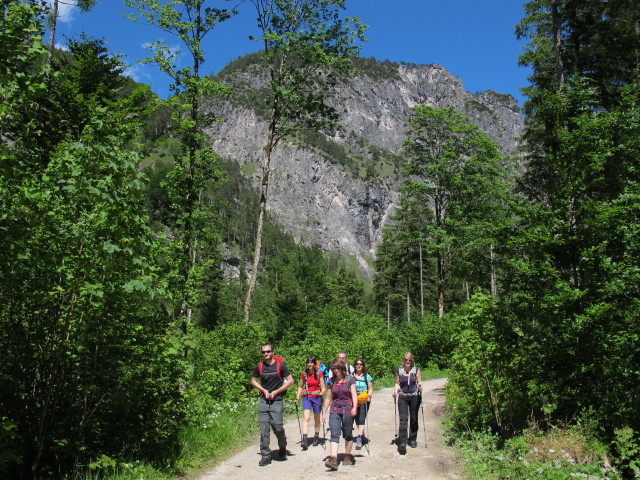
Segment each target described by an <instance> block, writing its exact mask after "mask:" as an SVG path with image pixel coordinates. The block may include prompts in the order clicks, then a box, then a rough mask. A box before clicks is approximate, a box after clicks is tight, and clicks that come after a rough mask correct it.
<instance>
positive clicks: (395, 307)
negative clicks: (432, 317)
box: [374, 191, 435, 325]
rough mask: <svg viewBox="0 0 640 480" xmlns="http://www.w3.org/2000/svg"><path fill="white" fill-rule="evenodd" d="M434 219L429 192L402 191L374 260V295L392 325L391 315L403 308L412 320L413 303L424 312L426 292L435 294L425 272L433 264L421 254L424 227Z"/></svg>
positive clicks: (424, 246)
mask: <svg viewBox="0 0 640 480" xmlns="http://www.w3.org/2000/svg"><path fill="white" fill-rule="evenodd" d="M432 219H433V212H432V210H431V207H430V202H429V198H428V197H427V196H426V195H422V194H420V193H416V192H409V191H402V192H401V195H400V200H399V202H398V206H397V208H396V212H395V214H394V216H393V217H392V219H391V222H389V225H388V226H386V227H385V229H384V232H383V239H382V243H381V244H380V246H379V247H378V251H377V253H376V263H375V270H376V276H375V280H374V294H375V297H376V299H377V302H378V306H379V307H380V308H382V309H384V310H385V314H386V316H387V322H388V324H389V325H390V324H391V317H392V316H394V317H398V316H399V314H400V312H403V311H404V312H405V317H406V318H407V319H408V320H410V318H411V307H412V306H416V305H417V306H418V307H419V309H420V313H421V315H424V302H425V295H426V297H427V298H429V297H433V296H435V293H434V292H433V291H432V288H430V285H429V281H428V278H426V274H425V272H429V271H431V270H432V268H433V264H432V262H431V260H430V257H428V256H427V255H426V254H425V255H422V253H423V251H424V250H425V248H426V246H427V240H428V239H427V238H426V236H425V228H424V226H425V225H428V224H429V223H430V222H431V221H432ZM425 281H426V284H425ZM431 285H433V282H431Z"/></svg>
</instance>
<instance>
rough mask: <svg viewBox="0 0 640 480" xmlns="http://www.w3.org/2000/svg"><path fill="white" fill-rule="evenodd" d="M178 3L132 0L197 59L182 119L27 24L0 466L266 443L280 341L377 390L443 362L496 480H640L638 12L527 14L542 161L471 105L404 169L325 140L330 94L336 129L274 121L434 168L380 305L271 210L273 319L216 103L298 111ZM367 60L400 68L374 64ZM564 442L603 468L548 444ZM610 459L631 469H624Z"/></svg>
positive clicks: (42, 14) (3, 108) (6, 248)
mask: <svg viewBox="0 0 640 480" xmlns="http://www.w3.org/2000/svg"><path fill="white" fill-rule="evenodd" d="M89 3H90V2H89ZM178 3H179V4H180V5H181V6H184V7H185V8H187V9H190V10H188V12H190V15H187V17H190V18H183V17H182V16H180V15H179V14H180V13H181V12H182V13H184V12H185V11H186V10H184V11H183V10H180V11H178V10H172V8H174V7H176V5H178ZM178 3H171V4H170V5H169V4H167V5H165V6H164V7H161V6H160V4H159V3H158V2H150V1H148V2H147V1H131V2H129V4H131V5H136V6H138V7H140V10H139V12H140V14H141V15H142V16H143V18H146V19H147V20H150V21H152V22H157V23H158V25H160V26H161V28H164V29H165V30H167V31H170V32H172V33H174V34H176V35H177V37H178V38H179V39H180V40H181V41H182V42H183V43H184V45H185V46H186V47H187V49H188V50H189V51H190V52H191V53H192V57H193V59H194V63H193V64H192V65H190V66H189V67H187V68H184V69H178V68H177V67H176V66H175V65H174V63H173V59H174V57H172V56H171V55H169V56H167V55H166V53H167V50H166V49H165V48H164V45H163V44H157V45H156V47H158V48H159V49H158V50H157V51H156V53H157V55H156V56H155V58H154V61H155V62H157V63H158V64H159V65H160V66H161V68H162V69H163V71H165V72H166V73H167V74H169V75H170V76H171V78H172V80H173V82H174V83H173V93H174V94H175V95H174V96H172V98H171V99H170V100H169V101H168V102H159V101H158V99H156V98H154V97H153V95H152V94H151V92H150V91H149V89H148V87H145V86H139V85H136V84H134V83H133V82H132V81H127V80H125V79H124V78H123V77H122V75H121V74H122V72H123V71H124V68H125V66H124V65H123V64H122V62H121V60H120V59H119V58H118V57H117V56H114V55H111V54H110V53H109V52H108V50H107V49H106V47H105V45H104V42H103V41H100V40H95V39H92V38H91V37H89V36H82V37H81V38H79V39H75V40H71V41H70V42H69V51H68V52H67V53H64V54H60V53H59V52H58V54H57V55H54V56H53V57H52V61H51V63H50V64H49V63H48V62H47V61H46V53H47V52H46V47H45V45H44V44H43V33H44V26H45V24H46V11H45V10H43V7H42V5H41V2H39V1H36V0H27V1H17V0H16V1H6V2H3V3H2V6H1V7H0V44H2V45H3V47H5V48H2V49H0V138H1V139H2V143H1V144H0V348H2V351H3V352H4V353H5V361H4V362H3V363H2V365H1V366H0V476H1V477H3V478H53V477H65V476H69V475H71V474H72V473H73V472H76V474H77V475H80V476H81V475H84V474H85V473H87V472H89V473H88V475H94V476H99V475H100V474H101V473H104V474H107V475H108V474H111V473H114V472H125V473H123V474H124V475H126V472H131V476H132V478H133V477H135V476H138V477H139V476H140V475H147V469H148V471H149V472H150V471H157V470H159V471H162V472H164V473H181V472H182V471H184V470H187V469H189V468H191V467H192V466H194V465H198V464H199V462H202V460H201V459H198V460H196V459H195V458H193V457H192V456H191V455H192V454H191V453H188V454H186V453H185V452H187V451H188V452H194V451H196V452H198V451H199V452H204V453H200V454H199V455H200V456H201V457H202V456H211V457H215V456H217V455H220V454H221V452H222V451H223V449H224V447H225V445H224V442H225V438H224V437H223V434H222V433H221V432H225V431H228V429H229V427H228V425H229V424H233V425H235V422H236V421H240V422H241V425H240V426H239V427H238V428H237V429H236V430H235V434H236V435H241V434H242V432H247V431H251V429H252V428H255V417H251V414H250V413H248V412H255V398H256V392H255V391H252V390H251V389H250V386H249V381H248V380H249V376H250V372H251V370H252V369H253V368H254V367H255V365H256V363H257V361H258V360H259V357H260V355H259V347H260V345H261V344H262V343H265V342H272V343H274V344H275V346H276V353H277V354H280V355H283V356H285V357H286V359H287V362H288V364H289V366H290V368H291V369H292V371H293V372H298V371H300V370H301V369H302V368H303V365H304V361H305V358H306V356H307V355H309V354H314V355H317V356H318V357H319V358H320V359H321V360H322V361H324V362H329V361H330V360H331V359H332V358H333V357H334V356H335V355H336V353H337V352H338V351H346V352H348V354H349V357H350V358H351V359H353V358H355V357H357V356H362V357H364V358H365V359H366V360H367V363H368V366H369V371H370V372H371V374H372V375H373V377H374V384H375V381H376V379H379V378H382V377H388V376H389V374H390V372H391V371H392V369H393V368H394V367H395V366H396V363H397V362H399V359H400V358H401V355H402V354H403V353H404V352H406V351H411V352H413V353H414V355H415V356H416V359H417V362H418V363H419V364H420V365H421V366H423V367H424V368H425V370H426V369H427V368H431V367H436V366H437V367H446V368H448V369H449V386H448V391H447V396H448V398H447V418H448V424H449V428H450V432H452V434H453V436H454V438H457V439H458V440H457V441H458V442H460V445H463V448H465V449H468V450H467V452H468V455H467V456H468V457H469V458H470V459H472V460H473V459H475V458H480V462H479V463H475V461H474V462H473V463H474V465H476V466H475V467H474V469H475V471H476V476H477V477H478V478H483V477H484V478H487V477H488V476H492V477H495V478H513V477H514V476H518V477H522V478H524V477H526V478H569V477H570V476H576V475H581V476H584V475H607V476H608V478H618V477H620V478H623V477H624V478H634V477H636V478H637V477H638V476H640V467H639V465H640V463H639V462H640V460H639V452H640V439H639V436H638V432H640V411H639V410H638V408H639V407H638V402H637V398H638V397H639V396H640V390H639V389H640V378H639V377H640V375H639V371H640V369H639V368H638V365H639V364H640V358H638V355H639V353H638V352H640V348H639V347H640V345H638V342H639V338H640V322H639V321H638V316H639V313H640V312H639V304H638V298H639V293H640V292H639V291H638V289H639V288H640V287H639V285H640V265H639V263H638V258H640V236H639V232H640V225H639V223H638V219H639V218H640V211H639V210H640V207H639V205H640V188H639V186H638V185H639V183H638V180H639V179H638V158H639V155H640V143H639V141H638V139H639V138H640V98H639V95H640V93H639V89H638V61H637V59H638V52H639V50H640V33H639V31H638V28H637V25H638V22H639V21H640V18H639V17H638V9H637V6H636V5H635V3H634V2H631V1H630V0H610V1H608V2H598V1H595V0H589V1H580V2H578V1H574V0H536V1H531V2H529V3H527V5H526V12H527V14H526V17H525V18H524V19H523V20H522V22H521V24H520V25H519V26H518V28H517V32H518V35H520V36H521V37H522V38H526V39H528V40H529V44H528V46H527V47H526V49H525V52H524V54H523V55H522V56H521V61H522V63H523V64H524V65H529V66H531V67H532V69H533V70H532V71H533V73H532V76H531V86H530V87H528V88H527V89H526V93H527V95H528V98H529V100H528V102H527V104H526V105H525V112H526V115H527V130H526V135H525V140H526V152H523V153H522V159H523V162H524V163H523V164H522V165H520V166H519V167H521V168H519V169H517V170H516V169H513V167H512V160H511V159H508V158H503V157H502V155H501V154H500V152H499V151H498V149H497V147H496V145H495V144H493V143H492V142H490V141H489V140H488V139H487V138H486V136H485V135H484V134H482V133H481V132H480V131H479V130H478V129H477V127H475V126H473V125H471V124H470V123H469V122H468V119H466V118H465V117H463V116H462V115H460V114H459V113H458V112H456V111H455V110H453V109H451V108H448V109H442V110H437V109H433V108H431V107H427V106H419V107H416V108H415V109H414V113H413V116H412V117H411V118H408V119H407V122H408V125H409V128H408V136H407V139H406V140H407V141H406V143H405V149H404V150H403V152H402V157H404V158H401V157H400V156H394V155H390V154H389V153H388V152H386V151H383V150H381V149H378V148H377V147H375V146H374V145H371V144H368V143H366V142H363V141H362V140H361V139H358V138H349V139H348V141H347V142H346V143H345V144H344V145H338V144H336V143H333V142H332V141H331V140H330V137H327V136H325V134H324V133H321V132H323V130H322V127H323V126H327V125H329V123H332V122H333V120H335V116H334V113H335V112H329V111H325V110H323V108H324V107H322V108H320V107H321V106H320V105H317V104H316V105H315V106H316V107H318V109H316V110H315V113H322V114H327V115H326V116H322V115H320V116H318V117H314V118H311V119H309V120H310V123H307V124H306V127H308V128H306V129H302V130H297V133H296V134H294V135H290V134H291V133H292V132H293V130H292V129H291V128H290V127H291V125H292V124H282V125H281V126H282V129H281V130H277V129H276V130H274V132H275V133H276V134H278V135H280V134H282V135H283V136H282V138H283V139H285V137H284V135H285V134H286V135H288V136H287V137H286V139H285V140H284V141H287V142H291V143H292V144H302V145H304V146H305V148H307V147H309V146H312V148H314V149H315V150H316V151H318V152H321V153H322V154H323V155H325V156H326V157H328V158H330V159H331V161H334V162H335V163H337V164H340V165H341V166H343V167H344V169H345V170H350V171H351V173H352V174H354V175H359V176H360V177H361V178H367V179H369V180H371V181H375V179H376V178H377V177H378V176H379V175H380V174H381V173H383V172H384V173H385V174H393V175H396V176H399V175H401V174H402V172H403V170H404V169H406V172H407V173H408V174H409V176H407V177H406V180H407V181H406V182H404V184H403V187H402V189H401V192H400V194H401V195H400V201H399V203H398V205H397V209H396V215H395V217H394V218H393V220H392V221H391V222H390V223H389V224H388V228H387V230H386V231H385V235H384V242H383V243H382V244H381V245H380V246H379V247H378V251H377V261H376V270H377V277H376V279H375V283H374V285H373V288H370V285H367V284H366V283H365V282H364V281H363V280H362V279H361V278H360V277H359V276H358V274H357V272H356V271H354V269H353V268H350V267H349V262H348V260H345V259H340V260H336V259H335V257H328V256H327V255H326V254H324V253H323V252H321V251H320V250H319V249H317V248H309V247H305V246H302V245H300V244H297V243H296V242H295V241H294V239H293V238H292V237H291V236H290V235H288V234H286V233H283V231H282V230H281V228H280V227H279V226H278V224H277V223H276V222H275V221H274V220H273V219H271V218H269V217H268V216H266V217H265V223H264V234H263V238H262V246H261V250H260V251H261V253H262V257H263V258H262V261H261V264H260V268H259V269H258V270H257V273H258V277H257V280H258V281H257V283H256V291H255V295H254V298H253V303H252V309H251V322H249V323H245V322H243V321H242V318H243V313H244V311H243V306H244V298H245V294H246V292H247V285H246V277H247V269H248V268H249V266H248V265H249V264H250V262H251V260H252V253H251V252H253V251H254V249H255V247H256V244H257V238H258V235H257V232H256V229H255V227H254V226H255V217H256V212H257V210H258V208H259V203H260V199H259V195H258V194H257V192H256V189H255V188H253V187H252V186H251V185H250V182H249V180H248V179H247V178H246V177H245V176H244V175H243V174H242V172H241V171H240V168H239V167H238V165H237V163H235V162H233V161H231V160H225V161H222V160H221V159H219V158H218V156H217V155H216V154H215V152H213V151H212V150H211V149H210V148H209V147H208V146H207V144H208V139H207V138H206V136H205V135H204V130H203V129H204V128H205V127H206V126H207V125H208V124H209V122H211V121H213V120H214V115H211V114H210V111H211V110H210V109H209V108H208V107H209V104H207V108H203V105H204V103H203V102H204V101H205V97H207V98H206V101H207V102H209V101H210V100H211V97H212V96H219V95H231V97H230V101H231V103H232V104H235V105H237V106H243V105H244V106H245V107H248V108H249V107H250V108H253V109H255V110H256V111H257V112H258V113H260V114H261V115H263V117H264V118H269V115H270V111H271V109H272V108H273V106H274V103H273V102H275V101H279V100H278V98H279V97H277V96H276V97H271V100H268V101H265V100H264V96H263V95H262V94H264V93H265V92H267V90H268V87H267V86H265V85H263V86H262V87H260V88H262V89H260V88H257V87H256V86H255V85H250V84H249V81H250V80H248V81H247V83H246V84H242V83H235V85H234V90H228V89H227V88H226V87H224V86H223V85H221V84H220V83H219V82H223V81H224V80H225V78H231V77H232V76H239V75H241V74H242V72H243V71H248V72H252V71H253V70H257V69H260V68H261V69H262V70H261V71H262V72H263V73H262V77H261V76H260V74H257V75H256V77H255V78H258V79H259V78H263V79H264V78H265V77H264V75H265V74H266V72H267V70H268V69H264V66H260V65H264V64H263V63H262V62H264V60H265V57H264V56H263V55H264V53H263V54H254V55H250V56H247V57H243V58H242V59H239V61H238V62H236V63H235V64H231V65H229V66H228V67H227V68H225V70H224V71H223V72H221V74H220V75H218V76H216V77H215V78H211V77H202V76H201V75H200V72H199V70H200V66H201V62H202V61H203V59H204V52H203V51H202V50H201V44H200V42H201V40H202V38H203V36H204V35H206V34H207V33H208V32H209V31H210V29H211V28H213V27H214V26H215V24H216V23H218V22H219V21H222V20H227V19H229V18H230V17H232V16H233V14H234V13H235V12H231V11H227V10H216V9H207V8H205V7H204V3H203V2H201V1H196V0H188V1H184V2H182V3H180V2H178ZM276 3H277V5H276ZM276 3H273V4H272V5H276V6H280V7H282V6H286V5H283V4H281V3H278V2H276ZM263 5H266V4H263ZM165 7H166V8H165ZM199 15H200V17H199ZM197 18H200V20H201V21H202V22H198V21H196V23H197V24H199V25H200V27H201V28H200V29H197V28H196V29H195V30H190V29H189V28H188V27H189V26H190V25H192V24H191V20H193V19H197ZM189 32H191V33H189ZM271 33H273V32H271ZM275 40H277V38H275ZM346 46H347V45H346V44H343V45H342V47H345V48H346ZM347 50H348V48H347ZM316 53H318V52H316ZM277 59H278V56H277V55H275V57H273V58H272V59H271V60H272V61H276V60H277ZM293 60H294V61H293V62H292V63H290V64H287V67H288V68H289V67H290V68H291V69H292V70H291V72H293V73H291V75H294V74H295V68H296V67H297V66H299V62H298V63H296V58H295V55H294V58H293ZM343 66H345V67H349V68H351V67H353V66H355V67H356V69H357V70H359V72H360V74H361V75H368V76H370V77H375V78H377V79H381V80H382V79H384V78H395V77H394V76H395V75H397V73H398V68H397V65H395V64H392V63H390V62H383V63H378V62H375V61H373V60H371V59H355V60H353V59H352V62H351V65H348V66H347V65H343ZM254 73H255V72H254ZM247 78H249V77H247ZM255 78H254V80H255ZM310 81H315V80H314V79H310ZM273 85H275V84H272V86H273ZM314 85H315V84H314ZM298 86H300V84H298ZM303 86H304V85H303ZM281 93H282V92H281ZM298 93H299V92H298ZM298 93H296V90H295V88H293V87H292V88H291V89H288V90H287V92H284V93H283V94H284V97H282V98H281V100H283V101H286V102H293V103H295V101H296V98H297V97H296V95H297V94H298ZM258 99H262V103H261V104H258V105H256V104H255V100H258ZM314 99H315V100H314ZM316 100H318V98H317V97H314V98H310V101H312V102H313V101H316ZM234 102H235V103H234ZM269 102H271V103H269ZM215 104H216V103H215V102H211V105H215ZM467 107H470V106H469V105H467ZM288 112H289V113H291V112H294V110H288ZM313 112H314V110H313V109H311V110H307V111H306V113H313ZM298 113H299V114H301V115H302V114H306V113H305V112H298ZM327 119H329V120H331V122H329V123H326V120H327ZM314 122H315V123H314ZM371 159H373V161H371ZM401 161H404V165H401ZM390 172H391V173H390ZM227 411H229V412H227ZM222 412H225V413H224V414H223V413H222ZM247 418H249V420H247ZM239 419H242V420H239ZM569 424H571V425H572V426H571V427H570V428H569V427H568V428H567V429H566V430H565V429H564V428H562V429H560V428H558V427H566V426H567V425H569ZM225 425H227V426H226V427H225ZM577 432H579V433H580V435H581V436H580V437H579V436H578V435H577ZM461 439H464V441H462V440H461ZM585 439H586V441H585ZM470 445H475V448H473V449H470ZM555 445H562V446H563V447H562V448H567V449H569V448H571V449H574V450H575V451H576V455H577V456H576V458H578V454H581V455H583V456H582V458H585V459H586V460H585V461H584V462H583V464H580V462H579V461H578V462H577V463H578V464H577V465H568V464H567V462H565V461H564V460H563V459H562V458H547V457H545V456H543V455H541V454H540V455H533V454H532V452H535V453H539V452H541V451H543V450H547V451H550V450H551V449H553V450H555V449H556V448H559V447H555ZM603 445H604V446H603ZM606 448H608V451H605V449H606ZM496 450H500V452H499V453H498V454H497V455H496ZM572 451H573V450H572ZM487 452H490V453H487ZM610 454H613V455H614V456H615V458H616V467H618V470H617V471H614V470H612V469H611V468H609V467H606V468H604V466H603V463H604V460H603V459H604V458H605V457H606V456H607V455H610ZM489 455H490V458H487V457H488V456H489ZM137 462H140V463H139V466H137V467H134V465H138V464H137ZM478 465H480V466H478ZM603 468H604V470H603Z"/></svg>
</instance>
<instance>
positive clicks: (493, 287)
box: [489, 243, 498, 297]
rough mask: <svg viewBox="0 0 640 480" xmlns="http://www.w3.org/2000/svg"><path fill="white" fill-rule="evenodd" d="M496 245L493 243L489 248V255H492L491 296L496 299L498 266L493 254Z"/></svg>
mask: <svg viewBox="0 0 640 480" xmlns="http://www.w3.org/2000/svg"><path fill="white" fill-rule="evenodd" d="M493 249H494V245H493V243H492V244H491V246H490V247H489V254H490V255H491V295H492V296H494V297H497V296H498V276H497V274H496V264H495V258H494V254H493Z"/></svg>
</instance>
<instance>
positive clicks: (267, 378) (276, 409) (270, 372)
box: [251, 344, 293, 467]
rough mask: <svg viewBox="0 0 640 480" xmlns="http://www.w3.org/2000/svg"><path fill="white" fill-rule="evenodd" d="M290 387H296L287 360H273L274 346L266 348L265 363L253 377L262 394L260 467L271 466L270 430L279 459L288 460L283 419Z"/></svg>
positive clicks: (259, 417)
mask: <svg viewBox="0 0 640 480" xmlns="http://www.w3.org/2000/svg"><path fill="white" fill-rule="evenodd" d="M283 379H284V380H283ZM258 380H260V382H258ZM291 385H293V377H292V376H291V372H289V368H288V367H287V365H286V364H285V363H284V361H276V359H275V358H273V345H270V344H266V345H263V346H262V362H261V363H259V364H258V365H257V366H256V368H255V369H254V370H253V374H252V375H251V386H252V387H254V388H257V389H258V390H260V393H261V394H262V395H261V396H260V403H259V405H258V421H259V423H260V453H261V454H262V458H261V459H260V463H259V465H260V466H261V467H262V466H265V465H269V464H270V463H271V449H270V448H269V443H270V439H269V434H270V429H271V428H273V433H275V435H276V438H277V439H278V449H279V454H280V459H281V460H286V459H287V436H286V435H285V433H284V425H283V418H282V417H283V411H284V406H283V404H282V396H283V394H284V392H286V390H287V389H288V388H289V387H290V386H291Z"/></svg>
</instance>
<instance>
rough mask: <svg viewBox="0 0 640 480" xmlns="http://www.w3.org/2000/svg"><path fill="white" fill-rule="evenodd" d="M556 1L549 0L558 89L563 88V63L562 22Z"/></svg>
mask: <svg viewBox="0 0 640 480" xmlns="http://www.w3.org/2000/svg"><path fill="white" fill-rule="evenodd" d="M559 8H560V7H559V5H558V0H551V28H552V29H553V51H554V56H555V58H556V80H557V82H558V87H559V88H562V87H563V86H564V82H565V77H564V61H563V59H562V20H561V18H560V11H559Z"/></svg>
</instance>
